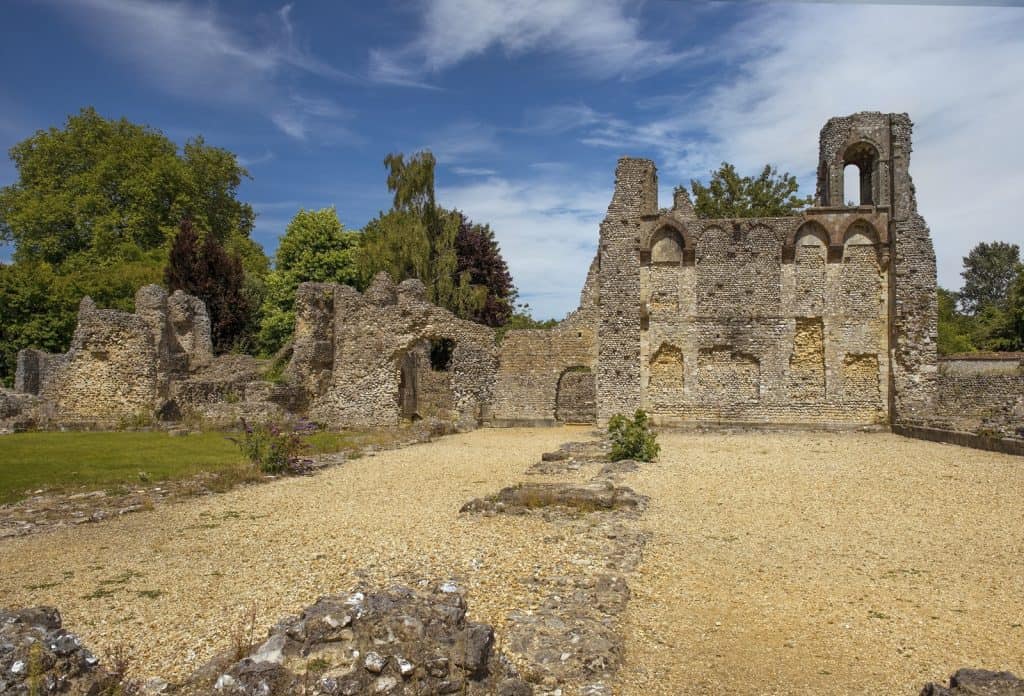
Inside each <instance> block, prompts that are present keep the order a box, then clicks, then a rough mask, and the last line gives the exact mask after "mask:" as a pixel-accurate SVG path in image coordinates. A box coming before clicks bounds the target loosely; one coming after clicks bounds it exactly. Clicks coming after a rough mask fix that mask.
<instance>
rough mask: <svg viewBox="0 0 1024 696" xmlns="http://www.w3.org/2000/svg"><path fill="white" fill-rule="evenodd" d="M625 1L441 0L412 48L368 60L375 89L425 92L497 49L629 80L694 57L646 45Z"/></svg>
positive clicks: (427, 13)
mask: <svg viewBox="0 0 1024 696" xmlns="http://www.w3.org/2000/svg"><path fill="white" fill-rule="evenodd" d="M632 4H634V3H630V2H626V1H625V0H559V2H550V1H549V0H438V1H437V2H433V3H429V4H424V5H423V13H422V17H421V23H422V26H421V29H420V33H419V34H418V35H417V37H416V38H415V39H414V40H413V41H412V42H410V43H409V44H407V45H405V46H402V47H400V48H398V49H394V50H384V49H374V50H372V51H371V52H370V76H371V78H372V79H374V80H376V81H378V82H385V83H392V84H397V85H407V86H424V84H425V80H426V79H427V78H428V77H429V76H432V75H436V74H437V73H439V72H441V71H442V70H445V69H447V68H450V67H452V66H454V65H456V64H458V63H461V62H462V61H464V60H466V59H468V58H472V57H474V56H477V55H480V54H483V53H485V52H486V51H488V50H490V49H492V48H497V49H499V50H502V51H504V52H505V54H506V55H509V56H518V55H522V54H525V53H529V52H535V51H536V52H545V53H556V54H561V55H564V56H566V57H567V58H568V59H569V60H570V61H571V64H572V66H573V67H574V69H576V70H577V71H578V72H580V73H581V74H586V75H590V76H592V77H597V78H608V77H632V76H636V75H641V74H649V73H652V72H655V71H658V70H662V69H664V68H667V67H670V66H672V65H675V64H677V63H679V62H680V61H682V60H684V59H685V58H687V57H689V56H692V55H694V54H695V53H696V51H692V50H691V51H682V52H677V51H673V50H672V49H671V47H670V46H669V45H668V44H667V43H666V42H662V41H652V40H648V39H644V38H642V37H641V35H640V33H641V27H640V22H639V20H638V19H636V18H635V17H631V16H628V15H627V9H628V8H629V6H630V5H632Z"/></svg>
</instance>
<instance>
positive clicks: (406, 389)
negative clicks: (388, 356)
mask: <svg viewBox="0 0 1024 696" xmlns="http://www.w3.org/2000/svg"><path fill="white" fill-rule="evenodd" d="M418 392H419V387H418V379H417V375H416V356H415V355H414V354H413V353H411V352H409V353H406V354H405V356H404V357H403V358H402V367H401V372H400V373H399V377H398V408H399V410H400V411H401V414H402V418H405V419H408V420H418V419H419V418H420V415H419V393H418Z"/></svg>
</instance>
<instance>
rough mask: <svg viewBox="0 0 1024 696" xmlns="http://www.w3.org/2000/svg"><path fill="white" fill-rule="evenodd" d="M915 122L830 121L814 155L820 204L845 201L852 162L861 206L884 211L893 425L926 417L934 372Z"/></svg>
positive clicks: (868, 115) (928, 256)
mask: <svg viewBox="0 0 1024 696" xmlns="http://www.w3.org/2000/svg"><path fill="white" fill-rule="evenodd" d="M912 127H913V124H912V123H911V121H910V117H909V116H908V115H907V114H883V113H879V112H870V111H862V112H859V113H856V114H853V115H851V116H846V117H837V118H832V119H829V121H828V122H827V123H826V124H825V126H824V127H823V128H822V129H821V136H820V140H819V157H818V187H817V198H818V205H820V206H823V207H842V206H844V205H845V203H846V202H845V201H844V200H843V194H844V191H843V174H844V170H845V168H846V167H847V166H848V165H856V166H857V168H858V169H859V170H860V183H861V194H860V201H858V202H859V203H860V205H862V206H864V205H871V206H876V207H877V208H879V209H887V211H888V217H889V237H890V239H891V240H892V242H891V244H892V261H891V264H892V267H891V272H890V274H889V278H890V298H891V300H890V304H889V330H890V344H889V345H890V363H891V370H890V380H891V389H890V394H891V395H892V404H891V409H892V410H891V414H892V420H893V422H895V423H899V422H903V423H907V422H913V421H915V420H918V419H920V418H921V417H923V416H924V415H925V414H926V412H927V411H928V409H929V408H930V407H931V404H932V400H933V398H934V393H935V380H936V375H937V352H936V336H937V333H938V325H937V324H938V308H937V301H936V295H935V282H936V272H935V249H934V247H933V246H932V241H931V237H930V235H929V234H928V226H927V225H926V224H925V221H924V218H922V217H921V216H920V215H919V214H918V212H917V197H916V195H915V190H914V183H913V181H912V180H911V178H910V171H909V166H910V152H911V130H912Z"/></svg>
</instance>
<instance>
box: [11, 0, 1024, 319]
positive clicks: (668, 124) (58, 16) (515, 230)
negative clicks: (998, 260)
mask: <svg viewBox="0 0 1024 696" xmlns="http://www.w3.org/2000/svg"><path fill="white" fill-rule="evenodd" d="M0 60H2V61H3V64H4V65H5V66H7V69H6V70H5V71H4V76H3V79H2V81H0V147H3V148H4V149H5V150H6V149H7V148H9V147H10V146H11V145H12V144H14V143H16V142H18V141H20V140H21V139H23V138H25V137H26V136H28V135H30V134H31V133H32V132H34V131H35V130H36V129H39V128H46V127H49V126H59V125H61V124H62V123H63V121H64V119H65V118H66V116H67V115H68V114H70V113H73V112H76V111H78V109H80V108H81V107H83V106H86V105H92V106H94V107H96V108H97V109H98V110H99V111H100V112H101V113H102V114H104V115H106V116H109V117H121V116H124V117H127V118H129V119H130V120H133V121H137V122H141V123H146V124H149V125H151V126H153V127H156V128H159V129H160V130H162V131H163V132H164V133H166V134H167V135H168V136H169V137H171V138H172V139H174V140H175V141H177V142H178V143H179V144H181V143H183V142H184V141H185V140H186V139H188V138H190V137H193V136H195V135H197V134H202V135H203V136H204V137H205V138H206V140H207V142H209V143H211V144H214V145H217V146H220V147H225V148H227V149H229V150H231V151H233V152H235V153H237V154H238V155H239V157H240V158H241V160H242V161H243V163H244V164H245V165H246V166H247V167H248V168H249V171H250V172H251V174H252V177H253V179H252V180H251V181H247V182H246V183H245V185H244V186H243V188H242V192H241V195H242V198H243V199H244V200H247V201H248V202H250V203H252V204H253V206H254V207H255V209H256V211H257V212H258V214H259V217H258V222H257V226H256V231H255V238H256V239H257V240H258V241H259V242H261V243H262V244H263V245H264V247H265V248H266V249H267V251H268V253H273V250H274V248H275V247H276V245H277V238H278V236H279V235H280V234H281V233H282V232H283V231H284V228H285V226H286V225H287V223H288V220H289V219H290V218H291V216H292V215H293V214H294V213H295V212H296V210H298V209H299V208H303V207H305V208H321V207H324V206H328V205H334V206H336V207H337V209H338V213H339V216H340V217H341V220H342V222H344V223H345V225H346V226H347V227H353V228H358V227H361V226H362V225H363V224H365V223H366V221H367V220H369V219H370V218H372V217H373V216H374V215H376V214H377V212H378V211H379V210H381V209H386V208H387V207H388V206H389V204H390V197H389V194H388V192H387V189H386V186H385V172H384V167H383V164H382V160H383V158H384V155H385V154H387V153H388V152H393V151H401V152H406V153H410V152H413V151H415V150H418V149H421V148H425V147H429V148H431V149H432V150H433V151H434V153H435V154H436V155H437V157H438V160H439V163H440V164H439V169H438V172H437V186H438V197H439V200H440V202H441V203H442V204H443V205H446V206H453V207H458V208H461V209H462V210H463V211H464V212H465V213H466V214H467V215H468V216H469V217H470V218H472V219H473V220H475V221H479V222H487V223H490V224H491V226H492V227H493V228H494V230H495V232H496V234H497V237H498V240H499V242H500V244H501V247H502V250H503V252H504V254H505V256H506V258H507V260H508V261H509V265H510V266H511V269H512V272H513V276H514V278H515V280H516V283H517V285H518V287H519V289H520V291H521V295H522V298H523V299H524V300H525V301H528V302H529V303H530V305H531V306H532V308H533V310H534V313H535V315H536V316H538V317H548V316H555V317H561V316H562V315H564V314H565V313H566V312H568V311H570V310H571V309H573V308H574V307H575V304H576V301H577V299H578V296H579V290H580V288H581V286H582V283H583V278H584V275H585V273H586V269H587V266H588V264H589V262H590V259H591V257H592V256H593V253H594V249H595V247H596V243H597V226H598V223H599V222H600V219H601V217H602V216H603V214H604V210H605V208H606V207H607V204H608V200H609V198H610V195H611V188H612V183H613V175H614V166H615V161H616V159H617V158H618V157H619V156H621V155H627V154H628V155H635V156H645V157H651V158H653V159H654V160H655V161H656V162H657V164H658V168H659V182H660V185H661V188H662V194H661V205H663V206H665V205H669V204H670V191H671V189H672V187H673V186H674V185H675V184H677V183H681V182H687V181H689V179H690V178H692V177H702V178H703V177H706V176H707V174H708V171H709V170H710V169H712V168H713V167H716V166H717V165H718V163H719V162H721V161H723V160H726V161H730V162H734V163H735V164H737V166H739V167H740V169H741V171H744V172H747V173H753V172H754V171H756V170H757V169H758V168H759V167H760V166H762V165H763V164H764V163H766V162H771V163H774V164H776V165H778V166H779V168H780V170H785V171H789V172H792V173H794V174H796V175H797V176H798V177H799V179H800V181H801V183H802V185H803V187H804V192H805V193H813V181H814V169H815V166H816V157H817V134H818V130H819V129H820V127H821V126H822V125H823V124H824V122H825V121H826V120H827V119H828V117H829V116H832V115H845V114H848V113H851V112H854V111H859V110H865V109H870V110H880V111H905V112H908V113H909V114H910V115H911V118H913V120H914V121H915V124H916V126H915V142H914V145H915V148H914V153H913V159H912V162H911V172H912V174H913V176H914V180H915V183H916V185H917V190H918V199H919V205H920V209H921V212H922V213H923V215H924V216H925V219H926V220H927V221H928V223H929V225H930V227H931V230H932V236H933V238H934V239H935V243H936V249H937V254H938V260H939V280H940V282H941V283H942V284H943V285H945V286H947V287H952V288H957V287H959V285H960V277H959V272H960V268H961V257H962V256H963V255H964V254H966V253H967V251H968V250H969V249H970V247H971V246H973V245H974V244H976V243H977V242H979V241H992V240H1004V241H1010V242H1015V243H1018V244H1021V245H1024V225H1022V224H1021V223H1020V222H1019V219H1018V218H1017V209H1018V208H1017V206H1018V205H1019V203H1020V202H1021V200H1022V199H1024V194H1022V193H1021V192H1022V191H1024V170H1022V168H1021V164H1020V163H1021V162H1024V137H1022V136H1021V123H1024V8H1021V7H992V6H987V7H966V6H935V5H929V6H925V5H867V4H832V3H828V4H826V3H818V4H815V3H795V4H784V3H758V4H746V3H742V2H729V3H706V4H701V3H690V2H667V1H664V2H655V1H653V0H650V1H648V2H634V1H630V0H436V1H434V2H420V1H414V0H407V1H402V2H375V3H358V2H353V3H335V2H313V1H312V0H295V1H294V2H291V3H289V4H282V3H280V2H255V1H252V2H249V1H239V0H234V1H231V0H221V1H219V2H210V1H200V0H191V1H189V0H182V1H179V2H157V1H156V0H135V1H134V2H133V1H129V0H53V1H46V0H40V1H36V2H30V1H29V0H5V2H3V3H2V5H0ZM15 177H16V172H15V170H14V168H13V166H12V164H11V163H10V161H9V160H7V159H3V160H0V185H6V184H8V183H10V182H12V181H14V180H15Z"/></svg>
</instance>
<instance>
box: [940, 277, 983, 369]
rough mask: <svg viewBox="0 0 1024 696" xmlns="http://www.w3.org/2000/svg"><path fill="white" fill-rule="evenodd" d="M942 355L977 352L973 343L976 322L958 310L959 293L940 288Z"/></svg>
mask: <svg viewBox="0 0 1024 696" xmlns="http://www.w3.org/2000/svg"><path fill="white" fill-rule="evenodd" d="M938 301H939V342H938V349H939V354H940V355H951V354H953V353H968V352H971V351H973V350H976V348H975V347H974V342H973V335H974V331H975V329H974V322H973V321H972V319H971V317H968V316H965V315H964V314H961V313H960V311H959V310H958V309H957V303H958V301H959V298H958V297H957V293H955V292H953V291H951V290H946V289H945V288H938Z"/></svg>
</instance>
